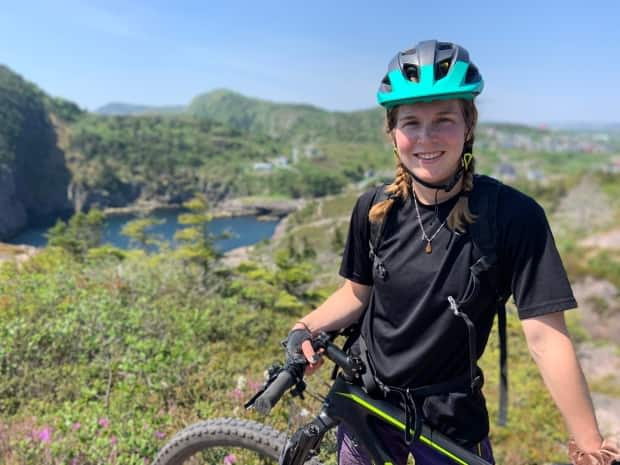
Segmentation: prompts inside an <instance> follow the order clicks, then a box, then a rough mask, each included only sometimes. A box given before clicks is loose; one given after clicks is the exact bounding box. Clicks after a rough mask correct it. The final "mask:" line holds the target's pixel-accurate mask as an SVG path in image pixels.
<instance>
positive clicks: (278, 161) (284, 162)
mask: <svg viewBox="0 0 620 465" xmlns="http://www.w3.org/2000/svg"><path fill="white" fill-rule="evenodd" d="M271 164H272V165H273V166H277V167H282V168H283V167H285V166H288V158H286V157H285V156H284V155H280V156H279V157H276V158H273V159H272V160H271Z"/></svg>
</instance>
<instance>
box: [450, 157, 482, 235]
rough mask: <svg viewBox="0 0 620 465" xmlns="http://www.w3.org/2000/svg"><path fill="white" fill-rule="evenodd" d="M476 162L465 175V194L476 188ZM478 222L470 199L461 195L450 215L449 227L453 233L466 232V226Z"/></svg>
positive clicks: (473, 162) (471, 163)
mask: <svg viewBox="0 0 620 465" xmlns="http://www.w3.org/2000/svg"><path fill="white" fill-rule="evenodd" d="M475 164H476V163H475V160H474V159H472V160H471V162H470V163H469V168H468V169H467V171H465V173H464V175H463V192H465V193H469V192H471V191H472V189H473V188H474V168H475ZM474 221H476V215H474V214H473V213H472V212H471V211H470V210H469V197H468V196H467V195H461V196H460V197H459V199H458V200H457V201H456V204H455V205H454V207H453V208H452V210H451V211H450V214H449V215H448V221H447V224H448V227H449V228H450V229H451V230H453V231H458V232H460V233H463V232H465V226H466V225H467V224H471V223H473V222H474Z"/></svg>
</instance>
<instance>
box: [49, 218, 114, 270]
mask: <svg viewBox="0 0 620 465" xmlns="http://www.w3.org/2000/svg"><path fill="white" fill-rule="evenodd" d="M104 221H105V215H104V214H103V212H102V211H101V210H97V209H95V208H93V209H91V210H90V211H89V212H88V213H83V212H78V213H76V214H75V215H73V216H72V217H71V218H70V219H69V221H68V222H67V223H65V222H64V221H62V220H58V221H57V222H56V224H55V225H54V226H53V227H52V228H51V229H50V230H49V231H48V232H47V234H46V236H47V239H48V244H49V245H50V246H52V247H61V248H63V249H65V250H66V251H68V252H69V253H70V254H71V255H73V256H74V257H76V258H78V259H83V258H84V257H85V256H86V253H87V252H88V250H89V249H92V248H94V247H98V246H99V245H101V238H102V234H103V223H104Z"/></svg>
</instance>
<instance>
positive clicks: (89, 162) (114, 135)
mask: <svg viewBox="0 0 620 465" xmlns="http://www.w3.org/2000/svg"><path fill="white" fill-rule="evenodd" d="M67 141H68V142H67V144H66V147H65V150H66V153H67V159H68V162H69V166H70V168H71V171H72V173H73V185H74V186H75V188H76V189H81V190H83V191H84V192H85V193H87V195H90V196H91V198H90V201H87V202H86V203H99V204H100V205H102V206H110V205H113V206H124V205H127V204H129V203H131V202H133V201H135V200H137V199H138V198H141V199H145V200H154V199H157V200H159V201H161V202H163V203H169V202H177V203H178V202H180V201H183V200H184V199H187V198H189V197H191V195H192V194H193V193H195V192H199V191H202V192H207V193H209V194H210V196H211V197H212V198H213V199H217V198H222V197H226V196H232V195H240V194H243V195H245V194H247V191H246V189H245V188H244V185H243V184H244V179H245V177H246V175H247V172H248V168H251V166H252V162H258V161H263V160H266V159H267V158H268V157H273V156H275V155H276V154H277V153H278V151H277V149H278V147H277V144H275V143H274V142H273V141H271V140H269V138H268V137H264V136H263V137H261V136H259V135H256V136H247V135H244V134H242V133H241V132H239V131H237V130H235V129H232V128H230V127H227V126H224V125H223V124H221V123H218V122H215V121H212V120H207V119H197V118H192V117H190V116H169V117H167V116H159V115H144V116H100V115H94V114H89V115H87V116H85V117H84V118H82V119H81V120H80V121H78V122H77V123H75V124H73V125H71V126H70V127H69V128H68V138H67Z"/></svg>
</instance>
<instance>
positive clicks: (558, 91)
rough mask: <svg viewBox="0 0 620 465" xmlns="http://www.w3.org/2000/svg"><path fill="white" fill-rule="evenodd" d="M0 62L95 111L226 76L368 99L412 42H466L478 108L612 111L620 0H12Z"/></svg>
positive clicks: (302, 95)
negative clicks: (480, 87)
mask: <svg viewBox="0 0 620 465" xmlns="http://www.w3.org/2000/svg"><path fill="white" fill-rule="evenodd" d="M1 4H2V9H1V10H0V11H1V13H0V63H3V64H5V65H7V66H9V67H10V68H11V69H12V70H14V71H15V72H17V73H19V74H20V75H21V76H23V77H24V78H25V79H27V80H29V81H31V82H34V83H35V84H37V85H38V86H39V87H41V88H42V89H43V90H44V91H46V92H48V93H50V94H52V95H54V96H59V97H63V98H66V99H69V100H71V101H74V102H75V103H77V104H78V105H80V106H81V107H82V108H86V109H88V110H95V109H97V108H99V107H101V106H103V105H105V104H106V103H109V102H125V103H135V104H144V105H185V104H188V103H189V102H190V101H191V100H192V98H194V97H195V96H197V95H198V94H201V93H204V92H208V91H210V90H213V89H218V88H228V89H231V90H234V91H237V92H240V93H242V94H244V95H247V96H250V97H256V98H261V99H266V100H271V101H275V102H291V103H293V102H294V103H308V104H312V105H316V106H318V107H321V108H324V109H327V110H341V111H350V110H359V109H367V108H372V107H374V106H376V91H377V88H378V85H379V82H380V80H381V78H382V77H383V75H384V74H385V72H386V70H387V64H388V62H389V61H390V59H391V58H392V57H393V56H394V55H395V54H396V53H397V52H398V51H400V50H405V49H407V48H410V47H412V46H414V45H415V44H416V43H417V42H418V41H421V40H429V39H438V40H442V41H451V42H456V43H458V44H460V45H462V46H464V47H465V48H467V49H468V50H469V53H470V57H471V59H472V61H473V62H474V63H475V64H476V65H477V66H478V68H479V69H480V71H481V73H482V75H483V77H484V80H485V89H484V92H483V93H482V95H480V97H478V99H477V103H478V107H479V110H480V119H481V120H482V121H506V122H515V123H525V124H532V125H537V124H553V123H566V122H588V123H618V122H620V90H619V89H618V83H619V82H620V27H619V26H618V21H619V19H620V2H619V1H617V0H607V1H598V0H590V1H584V0H579V1H575V0H564V1H556V0H549V1H545V0H536V1H534V0H522V1H519V2H503V1H499V0H495V1H476V0H472V1H463V0H461V1H454V0H442V1H440V2H438V1H432V0H431V1H426V2H420V1H416V0H409V1H400V0H385V1H382V2H378V1H374V2H364V1H356V2H352V1H337V0H331V1H323V0H312V1H310V2H309V1H293V0H289V1H288V2H284V1H271V0H257V1H236V0H228V1H217V2H216V1H210V0H200V1H183V0H178V1H176V2H170V1H164V0H148V1H146V0H139V1H138V0H106V1H80V0H56V1H54V2H51V1H28V0H24V1H20V2H14V1H6V0H1Z"/></svg>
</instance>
